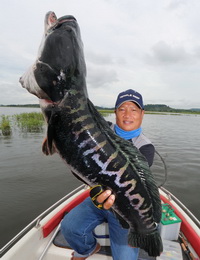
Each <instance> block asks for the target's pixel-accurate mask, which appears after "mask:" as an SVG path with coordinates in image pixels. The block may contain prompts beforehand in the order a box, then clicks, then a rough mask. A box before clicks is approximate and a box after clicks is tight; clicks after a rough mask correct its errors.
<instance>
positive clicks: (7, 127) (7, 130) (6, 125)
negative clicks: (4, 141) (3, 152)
mask: <svg viewBox="0 0 200 260" xmlns="http://www.w3.org/2000/svg"><path fill="white" fill-rule="evenodd" d="M0 129H1V132H2V134H3V135H5V136H8V135H11V134H12V130H11V124H10V120H9V117H8V116H5V115H2V116H1V121H0Z"/></svg>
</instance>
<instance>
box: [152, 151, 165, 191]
mask: <svg viewBox="0 0 200 260" xmlns="http://www.w3.org/2000/svg"><path fill="white" fill-rule="evenodd" d="M155 153H156V154H157V155H158V156H159V157H160V159H161V161H162V163H163V166H164V172H165V178H164V181H163V182H162V183H161V184H160V185H158V188H160V187H162V186H163V185H164V184H165V182H166V181H167V175H168V172H167V166H166V163H165V161H164V159H163V157H162V156H161V155H160V154H159V152H158V151H156V150H155Z"/></svg>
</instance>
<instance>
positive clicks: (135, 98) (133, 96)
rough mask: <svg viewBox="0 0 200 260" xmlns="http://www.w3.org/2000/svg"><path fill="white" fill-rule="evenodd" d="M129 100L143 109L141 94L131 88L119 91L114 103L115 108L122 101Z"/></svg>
mask: <svg viewBox="0 0 200 260" xmlns="http://www.w3.org/2000/svg"><path fill="white" fill-rule="evenodd" d="M127 101H131V102H134V103H136V104H137V105H138V106H139V107H140V108H141V109H144V105H143V99H142V95H141V94H140V93H138V92H137V91H135V90H133V89H128V90H126V91H123V92H121V93H119V95H118V97H117V100H116V103H115V109H117V108H118V107H120V106H121V105H122V104H123V103H124V102H127Z"/></svg>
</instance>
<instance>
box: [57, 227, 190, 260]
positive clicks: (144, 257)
mask: <svg viewBox="0 0 200 260" xmlns="http://www.w3.org/2000/svg"><path fill="white" fill-rule="evenodd" d="M174 242H177V244H178V245H179V243H178V242H179V241H174ZM53 244H54V245H55V246H57V247H61V248H66V249H71V247H70V246H69V244H68V243H67V241H66V240H65V238H64V237H63V235H62V233H61V231H58V233H57V235H56V236H55V238H54V241H53ZM181 251H182V258H181V259H183V260H188V257H187V256H186V254H185V253H184V252H183V250H182V249H181ZM97 254H100V255H106V256H110V257H111V256H112V254H111V248H110V246H102V247H101V250H100V251H99V252H98V253H97ZM156 259H158V258H156V257H150V256H149V255H148V254H147V253H146V252H145V251H144V250H142V249H140V251H139V258H138V260H156ZM175 259H176V258H175Z"/></svg>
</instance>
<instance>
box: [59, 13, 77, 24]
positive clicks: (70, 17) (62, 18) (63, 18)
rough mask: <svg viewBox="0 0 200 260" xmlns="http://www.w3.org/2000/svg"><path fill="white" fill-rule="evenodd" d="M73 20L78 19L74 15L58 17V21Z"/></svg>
mask: <svg viewBox="0 0 200 260" xmlns="http://www.w3.org/2000/svg"><path fill="white" fill-rule="evenodd" d="M71 21H76V18H75V17H74V16H73V15H65V16H62V17H60V18H58V23H59V24H61V23H65V22H71Z"/></svg>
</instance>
